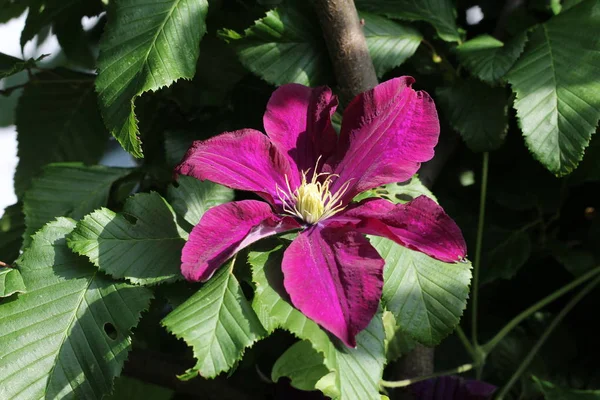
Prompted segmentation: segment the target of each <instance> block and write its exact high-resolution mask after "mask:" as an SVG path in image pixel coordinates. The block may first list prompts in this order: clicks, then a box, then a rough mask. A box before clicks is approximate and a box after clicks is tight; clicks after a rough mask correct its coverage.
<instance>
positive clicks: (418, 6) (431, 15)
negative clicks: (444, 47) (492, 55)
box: [356, 0, 461, 42]
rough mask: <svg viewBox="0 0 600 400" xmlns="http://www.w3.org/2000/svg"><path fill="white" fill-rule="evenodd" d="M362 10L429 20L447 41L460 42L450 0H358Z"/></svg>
mask: <svg viewBox="0 0 600 400" xmlns="http://www.w3.org/2000/svg"><path fill="white" fill-rule="evenodd" d="M356 6H357V7H358V9H360V10H365V11H371V12H374V13H377V14H382V15H385V16H387V17H390V18H397V19H402V20H406V21H426V22H429V23H430V24H431V25H433V27H434V28H435V30H436V31H437V34H438V35H439V37H440V38H441V39H443V40H445V41H447V42H460V40H461V39H460V34H459V32H458V27H457V26H456V10H455V9H454V5H453V2H452V1H450V0H357V1H356Z"/></svg>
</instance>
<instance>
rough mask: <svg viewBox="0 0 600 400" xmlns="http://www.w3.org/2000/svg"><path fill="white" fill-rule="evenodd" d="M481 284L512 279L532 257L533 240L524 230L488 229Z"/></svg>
mask: <svg viewBox="0 0 600 400" xmlns="http://www.w3.org/2000/svg"><path fill="white" fill-rule="evenodd" d="M485 238H486V242H487V243H488V245H484V246H485V250H484V252H483V259H482V263H481V271H480V273H481V277H480V283H481V284H485V283H488V282H491V281H493V280H496V279H498V278H502V279H510V278H512V277H513V276H514V275H515V274H516V273H517V271H518V270H519V269H520V268H521V267H522V266H523V265H525V263H526V262H527V260H529V257H530V256H531V239H530V238H529V235H528V234H527V233H526V232H525V231H523V230H508V229H502V228H498V227H493V226H492V227H490V228H489V229H486V232H485Z"/></svg>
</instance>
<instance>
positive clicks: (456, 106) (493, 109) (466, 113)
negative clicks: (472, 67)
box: [436, 79, 508, 152]
mask: <svg viewBox="0 0 600 400" xmlns="http://www.w3.org/2000/svg"><path fill="white" fill-rule="evenodd" d="M436 95H437V98H438V100H439V103H440V105H441V107H442V110H443V111H444V114H445V116H446V118H448V120H449V122H450V125H452V127H453V128H454V129H455V130H457V131H458V132H459V133H460V135H461V136H462V138H463V140H464V141H465V143H466V144H467V146H468V147H469V149H471V150H472V151H475V152H482V151H492V150H496V149H497V148H498V147H500V146H501V145H502V144H503V143H504V139H505V138H506V133H507V132H508V113H507V112H508V104H507V103H508V96H507V93H506V88H504V87H496V88H491V87H489V86H488V85H486V84H485V83H482V82H480V81H478V80H475V79H465V80H461V81H458V82H456V83H455V84H454V85H452V86H450V87H442V88H439V89H438V90H436Z"/></svg>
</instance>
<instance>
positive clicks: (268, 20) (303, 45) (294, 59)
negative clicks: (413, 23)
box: [221, 5, 423, 86]
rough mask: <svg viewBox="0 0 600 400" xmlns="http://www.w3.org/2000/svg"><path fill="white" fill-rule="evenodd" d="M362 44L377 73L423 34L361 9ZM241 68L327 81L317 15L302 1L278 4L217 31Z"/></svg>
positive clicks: (274, 80) (280, 77) (267, 75)
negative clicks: (247, 23)
mask: <svg viewBox="0 0 600 400" xmlns="http://www.w3.org/2000/svg"><path fill="white" fill-rule="evenodd" d="M360 17H361V18H362V19H363V20H364V23H365V25H364V34H365V38H366V40H367V46H368V48H369V52H370V54H371V57H372V59H373V64H374V65H375V70H376V72H377V75H378V76H380V77H381V76H382V75H383V74H385V73H386V72H388V71H389V70H391V69H392V68H394V67H397V66H399V65H400V64H402V63H403V62H404V61H406V59H408V58H409V57H410V56H412V55H413V54H414V53H415V51H416V50H417V48H418V47H419V44H420V43H421V40H422V38H423V37H422V36H421V34H420V33H419V32H417V31H416V30H414V29H413V28H410V27H407V26H403V25H400V24H398V23H396V22H393V21H390V20H389V19H387V18H384V17H381V16H378V15H374V14H370V13H360ZM221 36H222V37H223V38H224V39H226V40H228V41H230V42H231V44H232V45H233V46H234V48H235V49H236V51H237V53H238V56H239V58H240V61H241V62H242V64H244V66H246V68H248V69H249V70H250V71H252V72H254V73H255V74H257V75H258V76H260V77H261V78H263V79H264V80H266V81H267V82H269V83H271V84H274V85H283V84H285V83H290V82H295V83H300V84H303V85H307V86H315V85H319V84H324V83H328V82H330V81H331V77H332V74H333V73H332V69H331V64H330V61H329V55H328V52H327V47H326V45H325V42H324V41H323V38H322V34H321V29H320V27H319V25H318V22H317V19H316V16H314V15H313V14H312V11H311V10H309V9H306V8H304V7H295V6H290V5H286V6H281V7H278V8H277V9H275V10H271V11H269V12H268V13H267V15H266V17H264V18H262V19H260V20H258V21H256V23H255V25H254V26H252V27H250V28H248V29H246V31H245V32H244V34H243V35H240V34H238V33H236V32H234V31H231V30H225V31H223V32H221Z"/></svg>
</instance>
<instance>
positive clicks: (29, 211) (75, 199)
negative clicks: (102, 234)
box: [23, 163, 131, 246]
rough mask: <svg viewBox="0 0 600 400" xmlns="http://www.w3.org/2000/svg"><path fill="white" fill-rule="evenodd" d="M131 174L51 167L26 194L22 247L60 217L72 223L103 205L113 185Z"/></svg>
mask: <svg viewBox="0 0 600 400" xmlns="http://www.w3.org/2000/svg"><path fill="white" fill-rule="evenodd" d="M130 172H131V170H130V169H127V168H109V167H101V166H92V167H85V166H83V165H81V164H79V163H64V164H51V165H48V166H47V167H46V168H44V170H43V172H42V175H41V176H40V177H39V178H36V179H34V180H33V183H32V184H31V189H29V190H28V191H27V192H26V193H25V199H24V202H23V212H24V214H25V225H26V228H25V236H24V246H27V245H28V244H29V243H30V241H31V235H32V234H34V233H35V232H37V230H38V229H40V228H41V227H42V226H44V224H46V223H47V222H49V221H51V220H53V219H54V218H56V217H59V216H65V217H71V218H73V219H80V218H83V216H85V215H86V214H88V213H90V212H92V211H94V210H95V209H97V208H100V207H102V206H105V205H106V202H107V201H108V195H109V193H110V188H111V186H112V184H113V183H114V182H115V181H117V180H118V179H120V178H122V177H124V176H126V175H128V174H129V173H130Z"/></svg>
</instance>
